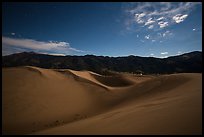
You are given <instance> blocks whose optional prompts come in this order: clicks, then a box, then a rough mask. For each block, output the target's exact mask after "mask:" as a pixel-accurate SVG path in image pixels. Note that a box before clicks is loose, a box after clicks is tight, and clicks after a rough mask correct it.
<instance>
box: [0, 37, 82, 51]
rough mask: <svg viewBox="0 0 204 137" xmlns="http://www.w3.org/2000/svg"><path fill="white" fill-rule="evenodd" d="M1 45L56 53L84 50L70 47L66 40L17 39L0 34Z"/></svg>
mask: <svg viewBox="0 0 204 137" xmlns="http://www.w3.org/2000/svg"><path fill="white" fill-rule="evenodd" d="M2 46H3V47H4V48H8V47H9V48H20V49H30V50H36V51H41V52H42V51H46V52H55V53H57V54H63V53H69V52H84V51H82V50H78V49H75V48H72V47H71V46H70V44H69V43H67V42H53V41H49V42H43V41H37V40H33V39H17V38H9V37H4V36H2Z"/></svg>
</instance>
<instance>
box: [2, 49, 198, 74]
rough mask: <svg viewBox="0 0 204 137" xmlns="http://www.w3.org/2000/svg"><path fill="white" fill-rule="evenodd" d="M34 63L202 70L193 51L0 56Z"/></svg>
mask: <svg viewBox="0 0 204 137" xmlns="http://www.w3.org/2000/svg"><path fill="white" fill-rule="evenodd" d="M26 65H29V66H37V67H41V68H52V69H58V68H61V69H65V68H66V69H73V70H90V71H93V72H97V73H105V72H107V71H110V70H111V71H117V72H131V73H139V72H143V73H145V74H155V73H160V74H166V73H182V72H187V73H188V72H197V73H201V72H202V52H199V51H194V52H190V53H185V54H182V55H178V56H172V57H168V58H163V59H160V58H153V57H139V56H132V55H131V56H126V57H108V56H105V57H104V56H94V55H85V56H52V55H46V54H38V53H35V52H22V53H17V54H12V55H8V56H3V57H2V67H16V66H26Z"/></svg>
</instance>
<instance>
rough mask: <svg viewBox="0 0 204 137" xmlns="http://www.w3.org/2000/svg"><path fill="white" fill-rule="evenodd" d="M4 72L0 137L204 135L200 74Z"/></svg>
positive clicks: (32, 69) (27, 69) (23, 69)
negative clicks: (29, 136) (2, 136)
mask: <svg viewBox="0 0 204 137" xmlns="http://www.w3.org/2000/svg"><path fill="white" fill-rule="evenodd" d="M2 70H3V73H2V74H3V77H2V84H3V87H2V89H3V92H2V100H3V101H2V103H3V104H2V112H3V113H2V120H3V122H2V125H3V129H2V131H3V134H202V77H201V74H196V73H193V74H186V73H183V74H172V75H161V76H150V75H149V76H148V75H146V76H137V75H131V74H119V75H113V76H102V75H99V74H96V73H93V72H90V71H74V70H69V69H63V70H51V69H42V68H38V67H30V66H26V67H15V68H3V69H2Z"/></svg>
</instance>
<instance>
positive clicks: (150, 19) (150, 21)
mask: <svg viewBox="0 0 204 137" xmlns="http://www.w3.org/2000/svg"><path fill="white" fill-rule="evenodd" d="M154 22H155V21H154V20H152V18H149V19H148V20H147V22H145V26H146V25H150V24H152V23H154Z"/></svg>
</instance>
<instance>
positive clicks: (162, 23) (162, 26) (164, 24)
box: [158, 21, 168, 28]
mask: <svg viewBox="0 0 204 137" xmlns="http://www.w3.org/2000/svg"><path fill="white" fill-rule="evenodd" d="M158 25H159V27H160V28H165V27H167V26H168V22H163V21H161V22H158Z"/></svg>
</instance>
